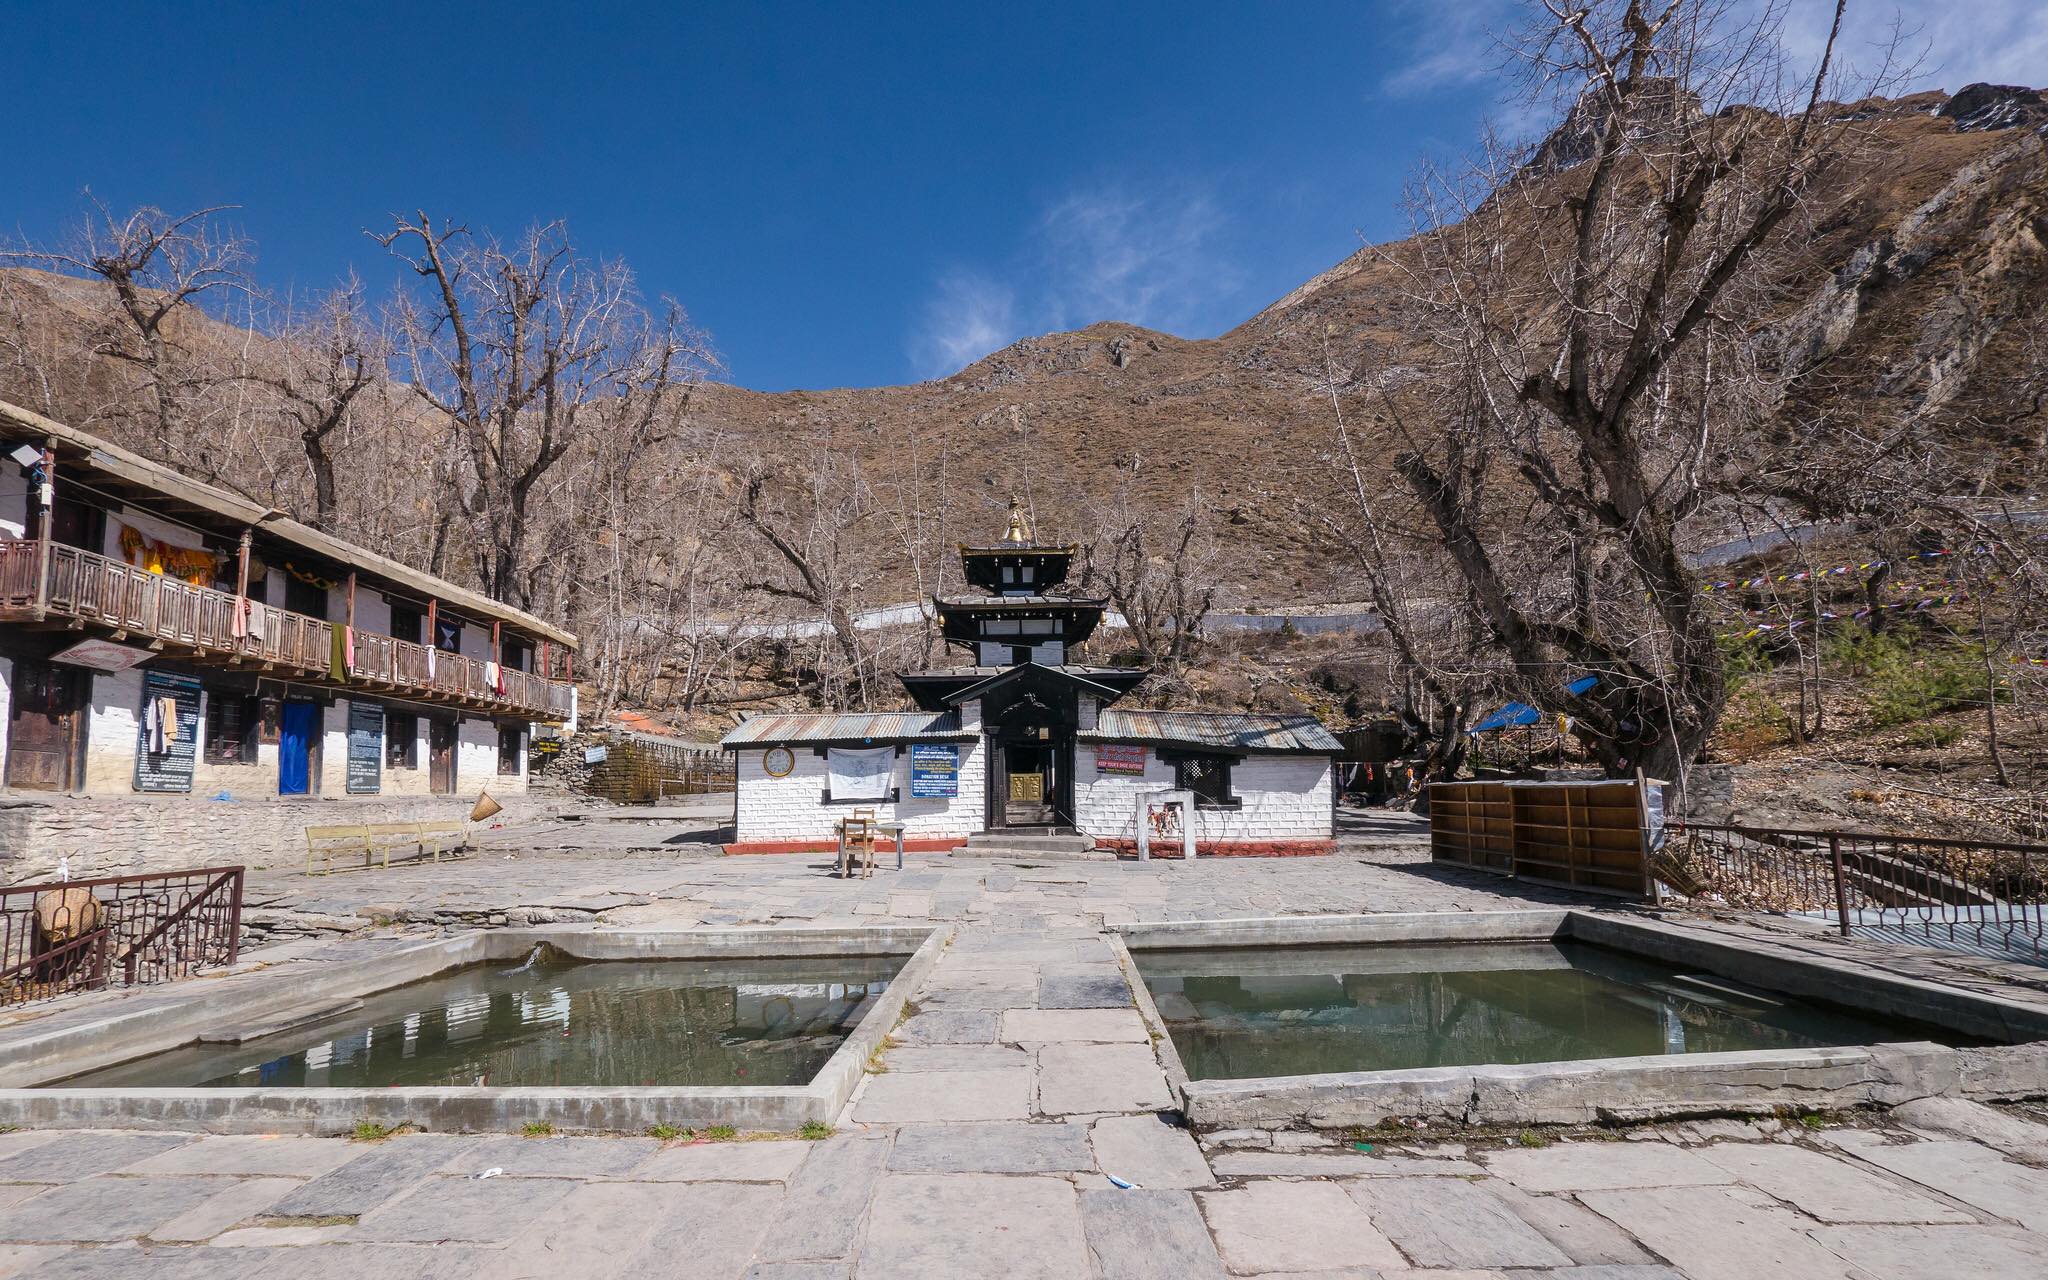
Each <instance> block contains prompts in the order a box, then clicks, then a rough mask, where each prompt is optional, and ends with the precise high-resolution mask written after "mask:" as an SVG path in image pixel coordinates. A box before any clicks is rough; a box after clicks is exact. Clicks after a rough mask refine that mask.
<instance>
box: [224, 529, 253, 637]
mask: <svg viewBox="0 0 2048 1280" xmlns="http://www.w3.org/2000/svg"><path fill="white" fill-rule="evenodd" d="M249 540H250V531H249V527H248V526H247V525H244V526H242V540H241V545H240V546H238V547H237V548H236V550H235V557H236V558H235V625H234V626H232V627H229V628H228V632H229V634H231V635H233V636H234V638H235V647H236V648H237V649H239V648H241V647H242V645H241V642H242V641H243V640H245V639H247V638H248V635H249Z"/></svg>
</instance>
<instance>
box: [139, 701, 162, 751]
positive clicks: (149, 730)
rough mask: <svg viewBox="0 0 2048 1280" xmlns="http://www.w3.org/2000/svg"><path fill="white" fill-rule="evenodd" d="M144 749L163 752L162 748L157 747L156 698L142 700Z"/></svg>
mask: <svg viewBox="0 0 2048 1280" xmlns="http://www.w3.org/2000/svg"><path fill="white" fill-rule="evenodd" d="M142 749H143V750H144V751H162V750H163V748H162V747H160V746H158V745H157V723H156V699H155V698H144V699H143V700H142Z"/></svg>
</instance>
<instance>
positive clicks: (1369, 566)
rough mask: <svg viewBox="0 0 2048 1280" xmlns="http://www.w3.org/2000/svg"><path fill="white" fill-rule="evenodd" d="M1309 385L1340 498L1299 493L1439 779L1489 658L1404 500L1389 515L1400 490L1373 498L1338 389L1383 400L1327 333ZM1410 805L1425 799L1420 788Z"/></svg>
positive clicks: (1461, 739)
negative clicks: (1353, 592) (1376, 636)
mask: <svg viewBox="0 0 2048 1280" xmlns="http://www.w3.org/2000/svg"><path fill="white" fill-rule="evenodd" d="M1322 357H1323V360H1322V364H1323V368H1322V378H1321V384H1320V387H1319V390H1320V391H1321V392H1322V393H1323V394H1324V395H1325V396H1326V397H1327V398H1328V400H1329V402H1330V418H1331V423H1332V426H1333V429H1334V435H1335V443H1336V448H1335V449H1334V451H1332V452H1331V453H1330V454H1329V455H1328V457H1329V461H1330V464H1331V466H1332V467H1333V468H1334V469H1335V470H1336V472H1337V474H1338V478H1339V482H1340V485H1339V487H1340V489H1341V491H1342V495H1343V501H1342V503H1341V504H1339V505H1337V506H1335V507H1319V506H1318V505H1317V504H1316V503H1315V502H1314V501H1313V500H1310V499H1303V500H1302V504H1301V505H1302V507H1303V509H1304V511H1305V513H1306V514H1307V516H1308V518H1309V521H1310V522H1311V523H1312V524H1314V525H1318V526H1320V527H1321V528H1322V529H1323V531H1324V532H1325V534H1326V535H1327V536H1328V541H1329V543H1330V545H1331V547H1332V548H1333V550H1334V551H1335V553H1336V554H1337V555H1339V556H1340V557H1341V558H1342V559H1344V560H1345V561H1346V562H1347V563H1349V564H1350V565H1351V566H1352V567H1354V568H1355V569H1356V570H1357V571H1358V576H1359V579H1360V581H1362V582H1363V583H1364V585H1365V588H1366V594H1367V598H1368V599H1369V600H1370V601H1371V603H1372V607H1373V612H1374V613H1375V614H1376V615H1377V616H1378V618H1379V622H1380V628H1381V632H1382V635H1383V638H1384V639H1385V641H1386V644H1387V646H1388V647H1389V648H1390V649H1391V650H1392V654H1393V660H1394V665H1395V666H1396V667H1397V668H1398V670H1399V671H1400V672H1401V673H1402V676H1403V679H1401V680H1400V682H1399V687H1400V691H1401V695H1402V696H1401V702H1400V706H1399V708H1398V710H1397V716H1398V718H1399V719H1400V720H1401V722H1402V724H1403V725H1404V726H1405V727H1406V728H1407V730H1408V732H1409V733H1410V734H1411V735H1413V736H1414V738H1415V740H1416V743H1417V745H1418V746H1419V747H1420V748H1421V750H1422V755H1423V765H1422V769H1421V772H1420V779H1419V780H1420V781H1422V782H1424V783H1428V782H1448V781H1450V780H1451V779H1453V778H1455V777H1457V776H1458V771H1459V770H1460V769H1462V768H1463V767H1464V764H1465V758H1466V755H1467V752H1468V751H1469V749H1470V745H1471V734H1470V732H1469V731H1470V728H1471V725H1472V722H1473V720H1474V719H1476V717H1477V714H1478V712H1479V709H1480V706H1479V701H1480V699H1481V697H1483V696H1484V695H1485V694H1487V693H1488V692H1490V691H1492V690H1493V689H1494V688H1495V687H1497V682H1498V672H1497V671H1496V670H1492V668H1497V667H1498V666H1499V661H1498V658H1497V657H1494V656H1492V655H1490V654H1489V653H1488V648H1489V646H1488V643H1487V641H1486V638H1485V637H1484V636H1482V635H1479V634H1477V633H1475V630H1474V628H1473V627H1472V626H1471V618H1470V615H1469V613H1468V612H1467V610H1466V609H1465V608H1464V603H1465V602H1464V599H1463V597H1462V595H1461V594H1459V593H1458V591H1457V588H1456V587H1455V585H1453V584H1455V583H1456V581H1457V574H1456V571H1455V569H1454V568H1453V567H1452V566H1451V565H1450V563H1449V562H1448V559H1447V557H1446V556H1445V554H1444V552H1443V548H1442V546H1441V544H1440V543H1439V542H1438V541H1437V539H1436V538H1435V537H1434V536H1433V532H1434V531H1432V530H1423V529H1418V528H1416V527H1414V524H1413V521H1412V518H1409V517H1411V516H1412V513H1413V507H1414V504H1413V502H1412V500H1410V501H1409V502H1408V503H1407V504H1405V509H1404V510H1403V511H1401V512H1400V513H1399V514H1398V515H1397V514H1394V513H1390V512H1389V511H1388V510H1387V509H1386V508H1388V507H1389V506H1391V505H1393V502H1394V501H1396V500H1398V499H1399V498H1400V497H1401V495H1400V494H1399V492H1398V491H1397V492H1396V493H1394V494H1389V495H1382V494H1381V493H1380V492H1379V484H1378V481H1377V479H1376V478H1375V477H1374V476H1373V475H1372V474H1371V472H1370V470H1369V468H1368V464H1367V461H1366V459H1365V457H1364V456H1363V455H1362V454H1361V451H1360V448H1359V442H1358V439H1357V436H1356V433H1355V431H1354V430H1353V427H1352V422H1351V419H1350V416H1349V415H1348V414H1347V412H1346V408H1345V394H1346V392H1358V391H1361V390H1362V391H1367V392H1372V393H1375V394H1376V395H1378V396H1379V398H1381V399H1384V397H1385V388H1384V387H1383V386H1380V385H1378V384H1367V385H1364V386H1361V385H1360V384H1359V383H1358V381H1357V379H1356V378H1355V377H1354V376H1352V374H1349V373H1340V372H1339V370H1338V368H1337V361H1336V358H1335V356H1334V354H1333V353H1332V350H1331V346H1330V341H1329V334H1328V332H1327V331H1325V333H1324V334H1323V338H1322ZM1419 801H1420V804H1421V807H1422V809H1423V810H1425V811H1426V809H1427V805H1428V792H1427V790H1425V791H1424V792H1423V793H1422V795H1421V797H1419Z"/></svg>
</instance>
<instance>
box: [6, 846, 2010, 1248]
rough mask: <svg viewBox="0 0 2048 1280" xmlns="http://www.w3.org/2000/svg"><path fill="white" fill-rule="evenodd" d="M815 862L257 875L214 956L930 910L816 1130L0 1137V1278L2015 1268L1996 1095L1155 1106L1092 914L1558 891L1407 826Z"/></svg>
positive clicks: (1396, 904) (1162, 1098) (623, 852)
mask: <svg viewBox="0 0 2048 1280" xmlns="http://www.w3.org/2000/svg"><path fill="white" fill-rule="evenodd" d="M642 834H643V835H644V833H642ZM681 834H684V835H687V834H689V833H688V832H683V833H681ZM636 838H637V837H636ZM508 855H509V856H508ZM826 861H827V860H826V859H824V858H821V857H810V856H805V855H787V856H778V857H756V858H731V859H721V858H712V857H708V856H703V853H702V847H701V845H698V844H694V843H693V842H691V841H688V840H682V841H677V842H676V843H675V844H674V845H673V846H672V849H663V850H662V851H660V852H649V851H647V850H645V849H636V848H632V847H627V846H625V845H621V846H615V847H613V848H610V849H599V850H592V849H589V848H586V849H585V850H583V851H582V852H576V851H557V852H553V853H546V852H540V851H538V850H527V851H517V850H505V849H501V850H499V851H497V852H495V853H494V854H493V855H491V856H488V857H485V858H480V859H477V860H473V861H469V862H463V863H456V864H452V865H443V866H441V867H417V868H408V869H403V870H394V871H392V872H390V873H388V874H385V873H375V874H370V875H357V876H338V877H333V878H329V879H322V880H311V881H309V880H307V879H305V878H304V877H300V876H292V875H284V874H268V875H263V876H259V877H257V879H256V882H255V884H254V885H253V886H252V894H253V896H254V897H255V898H257V899H259V900H265V901H267V902H268V903H269V905H268V906H266V907H264V908H262V909H263V910H264V911H266V912H269V913H271V915H272V918H273V919H274V920H276V921H277V922H278V923H279V924H280V925H283V924H284V923H286V921H287V920H288V919H290V918H293V917H296V918H299V919H300V920H302V921H312V922H314V927H313V928H312V929H311V933H310V936H305V937H302V938H300V939H298V940H295V941H292V942H290V943H287V944H285V945H282V946H278V947H273V948H270V949H268V950H267V951H266V952H261V953H258V954H257V955H254V956H252V957H251V961H252V963H253V964H263V963H278V964H287V965H289V964H305V963H320V962H322V961H324V960H326V959H328V958H334V957H340V956H348V955H354V954H361V953H362V952H364V951H365V950H368V949H374V948H375V947H376V946H378V945H380V943H379V942H378V937H379V936H380V935H388V934H390V933H392V932H394V931H396V932H405V931H417V930H419V929H423V928H429V927H454V926H461V925H466V924H469V923H472V922H477V921H482V922H488V921H490V920H492V919H498V920H508V921H509V920H517V921H520V922H529V921H531V922H539V921H548V920H552V921H558V922H602V923H616V924H632V925H636V926H639V927H653V928H665V927H675V928H703V927H710V928H716V927H721V926H728V925H741V924H747V925H758V924H763V923H766V924H788V925H800V924H842V923H880V922H887V923H905V922H919V921H951V922H955V923H956V924H957V927H958V932H957V934H956V936H955V939H954V941H953V944H952V945H951V946H950V947H949V948H948V949H947V950H946V952H945V953H944V955H943V956H942V957H941V959H940V961H939V963H938V965H937V967H936V968H935V969H934V970H933V971H932V973H931V974H930V976H929V978H928V979H927V980H926V982H925V983H924V985H923V987H922V989H921V990H920V991H918V992H917V993H916V994H915V999H914V1004H913V1011H912V1012H911V1013H910V1016H908V1017H907V1018H906V1019H905V1020H904V1021H903V1022H902V1023H901V1024H900V1025H899V1027H898V1028H897V1031H896V1033H895V1035H894V1036H893V1037H892V1040H891V1041H890V1044H889V1047H888V1048H887V1049H886V1050H885V1051H884V1052H883V1053H882V1054H881V1055H880V1058H879V1061H878V1063H877V1064H876V1065H877V1067H878V1068H879V1069H877V1070H875V1071H872V1072H871V1073H870V1074H869V1075H867V1077H866V1078H865V1079H864V1081H863V1082H862V1084H861V1085H860V1086H859V1088H858V1089H857V1090H856V1092H855V1093H854V1095H853V1097H852V1098H851V1100H850V1101H849V1102H848V1104H847V1106H846V1108H845V1109H844V1112H843V1113H842V1115H841V1116H840V1117H839V1122H838V1124H837V1125H836V1127H835V1130H834V1132H833V1133H832V1134H831V1136H829V1137H826V1138H823V1139H822V1140H817V1141H803V1140H801V1139H798V1138H796V1137H795V1136H793V1135H782V1136H776V1137H768V1138H760V1139H750V1140H744V1141H730V1142H712V1141H671V1142H668V1143H663V1142H661V1141H658V1140H656V1139H654V1138H651V1137H624V1136H621V1137H581V1136H542V1137H523V1136H516V1135H459V1134H439V1133H415V1134H406V1135H403V1136H399V1137H394V1138H389V1139H386V1140H383V1141H379V1142H356V1141H351V1140H349V1139H346V1138H342V1137H320V1138H304V1137H277V1136H247V1137H242V1136H237V1137H217V1136H207V1137H201V1136H195V1135H185V1134H167V1133H109V1132H80V1131H70V1132H27V1131H24V1132H16V1133H10V1134H4V1135H0V1242H4V1243H0V1277H5V1276H16V1275H23V1276H34V1277H38V1278H39V1280H41V1278H46V1277H60V1276H138V1277H149V1278H150V1280H175V1278H176V1277H183V1276H193V1277H207V1278H208V1280H214V1278H227V1277H241V1276H265V1277H296V1276H422V1277H425V1276H432V1277H436V1278H438V1280H458V1278H460V1277H467V1276H478V1277H500V1276H502V1277H517V1276H533V1277H575V1276H614V1275H616V1276H634V1277H637V1276H651V1277H664V1276H673V1277H707V1278H709V1277H722V1278H725V1280H741V1278H742V1277H749V1278H753V1280H824V1278H826V1277H834V1278H851V1277H860V1278H863V1280H868V1278H880V1277H980V1276H992V1277H993V1276H1015V1277H1090V1276H1100V1277H1155V1276H1156V1277H1162V1278H1163V1277H1173V1278H1174V1280H1184V1278H1186V1277H1205V1276H1209V1277H1220V1276H1226V1275H1229V1276H1292V1277H1303V1278H1306V1277H1321V1278H1325V1280H1328V1278H1334V1277H1374V1276H1387V1277H1397V1276H1398V1277H1415V1278H1416V1280H1421V1278H1422V1277H1435V1278H1437V1280H1453V1277H1468V1278H1470V1277H1503V1276H1551V1277H1558V1278H1560V1280H1565V1278H1569V1280H1670V1278H1672V1277H1679V1276H1685V1277H1693V1278H1694V1280H1719V1278H1721V1277H1732V1278H1735V1280H1755V1278H1756V1277H1763V1276H1779V1275H1783V1276H1797V1277H1802V1278H1820V1277H1863V1278H1872V1277H1874V1278H1877V1280H1889V1278H1891V1277H1899V1278H1900V1280H1907V1278H1910V1280H1928V1278H1930V1277H1948V1276H1953V1277H1979V1276H2031V1275H2048V1123H2042V1122H2041V1120H2040V1119H2039V1118H2038V1117H2037V1115H2036V1114H2035V1113H2033V1112H2030V1111H2029V1110H2027V1109H2025V1108H2010V1107H1999V1108H1993V1107H1987V1106H1983V1105H1980V1104H1975V1103H1966V1102H1961V1101H1955V1100H1927V1101H1922V1102H1918V1103H1912V1104H1908V1105H1907V1106H1905V1107H1903V1108H1900V1109H1898V1110H1896V1111H1892V1112H1889V1113H1879V1114H1872V1115H1866V1116H1856V1117H1846V1118H1827V1119H1824V1120H1823V1119H1816V1120H1814V1121H1813V1122H1812V1123H1811V1124H1809V1123H1802V1122H1800V1121H1797V1120H1794V1121H1792V1122H1789V1123H1787V1122H1780V1121H1766V1122H1736V1121H1726V1120H1723V1121H1698V1122H1691V1123H1678V1124H1667V1125H1661V1126H1648V1127H1641V1128H1636V1129H1630V1130H1623V1131H1614V1132H1600V1133H1580V1132H1552V1133H1549V1134H1536V1133H1531V1134H1528V1135H1526V1136H1524V1135H1521V1134H1514V1133H1502V1134H1485V1135H1474V1134H1467V1133H1453V1132H1432V1131H1428V1130H1406V1129H1397V1130H1391V1131H1384V1130H1383V1131H1374V1132H1372V1133H1370V1134H1364V1135H1355V1136H1347V1135H1334V1134H1296V1133H1279V1134H1266V1133H1254V1132H1241V1133H1220V1134H1209V1135H1205V1136H1204V1137H1203V1138H1201V1139H1200V1140H1198V1139H1197V1138H1196V1137H1195V1136H1193V1135H1191V1134H1190V1133H1189V1132H1188V1131H1187V1130H1185V1129H1183V1128H1179V1127H1176V1125H1175V1123H1174V1116H1173V1115H1172V1113H1171V1112H1170V1111H1168V1107H1169V1106H1170V1102H1171V1099H1170V1097H1169V1094H1168V1089H1167V1082H1166V1078H1165V1075H1164V1073H1163V1072H1162V1070H1161V1068H1160V1066H1159V1064H1158V1061H1157V1059H1156V1058H1155V1056H1154V1054H1153V1051H1152V1048H1151V1045H1150V1043H1149V1036H1148V1032H1147V1028H1146V1026H1145V1024H1144V1023H1143V1021H1142V1020H1141V1019H1140V1017H1139V1015H1138V1013H1137V1012H1136V1010H1135V1009H1134V1007H1133V1005H1132V999H1131V994H1130V991H1129V989H1128V987H1127V985H1126V983H1125V980H1124V978H1123V976H1122V972H1121V970H1120V969H1119V968H1118V967H1117V965H1116V964H1115V962H1114V960H1113V958H1112V953H1111V949H1110V947H1109V945H1108V944H1107V943H1106V942H1105V941H1104V939H1103V937H1102V933H1101V930H1102V929H1103V928H1104V927H1105V926H1113V925H1115V924H1118V923H1122V922H1130V921H1139V920H1175V919H1199V918H1224V917H1230V916H1245V915H1283V914H1302V913H1315V912H1360V911H1414V910H1472V911H1483V910H1494V909H1502V908H1510V907H1521V906H1527V905H1529V904H1530V903H1531V902H1540V901H1563V900H1569V899H1568V898H1567V897H1565V896H1564V895H1554V894H1543V893H1532V892H1529V891H1527V890H1526V888H1525V887H1521V886H1513V885H1508V884H1504V883H1501V882H1498V881H1490V880H1487V879H1485V878H1482V877H1474V876H1468V875H1464V874H1462V873H1456V872H1445V871H1442V870H1439V869H1436V868H1432V867H1430V866H1429V865H1428V863H1427V861H1426V854H1425V853H1424V852H1423V851H1422V850H1421V849H1420V848H1419V846H1418V845H1417V844H1416V843H1415V841H1414V840H1413V838H1412V835H1409V834H1405V833H1401V832H1392V833H1386V834H1384V835H1382V836H1380V837H1376V838H1375V837H1368V836H1363V835H1361V836H1357V837H1355V838H1353V839H1351V840H1348V841H1347V842H1346V848H1345V853H1344V855H1343V856H1340V857H1336V858H1327V859H1302V860H1284V861H1263V860H1262V861H1249V860H1246V861H1235V862H1233V861H1217V862H1197V863H1195V864H1193V865H1187V864H1172V863H1155V864H1148V865H1137V864H1131V863H1044V864H1038V865H1020V864H1013V863H998V862H981V861H975V860H969V859H954V858H948V857H945V856H940V855H913V856H912V857H911V858H910V859H909V860H908V865H907V866H906V868H905V869H904V870H903V871H900V872H899V871H896V870H894V869H893V867H892V866H885V869H884V870H881V871H878V872H876V874H875V876H874V878H873V879H871V880H852V881H841V880H837V879H834V878H831V877H830V876H828V875H827V874H826ZM373 925H374V926H375V927H372V926H373ZM1724 927H1737V926H1724ZM344 929H367V930H368V934H367V936H350V937H341V938H337V937H335V936H333V935H334V933H336V932H338V931H341V930H344ZM291 932H293V930H292V929H289V928H280V929H279V934H280V936H283V935H286V934H289V933H291ZM1798 945H1811V946H1814V947H1841V946H1848V945H1857V946H1860V947H1862V951H1861V952H1860V953H1859V954H1865V955H1868V956H1869V957H1870V958H1871V959H1872V960H1873V962H1876V961H1882V962H1883V963H1885V964H1887V965H1890V966H1895V967H1900V968H1903V969H1908V970H1910V969H1913V968H1914V967H1915V966H1919V967H1921V968H1922V969H1924V968H1926V967H1927V966H1929V965H1934V966H1948V967H1949V970H1950V971H1949V972H1948V973H1947V974H1946V975H1945V976H1948V977H1950V978H1960V979H1962V980H1965V981H1970V982H1974V983H1987V982H1990V981H1993V980H1994V979H1993V978H1992V977H1991V976H1987V975H1985V974H1983V973H1981V972H1975V971H1971V970H1968V969H1967V968H1962V967H1957V966H1955V965H1954V964H1952V962H1949V961H1943V960H1940V959H1930V958H1929V957H1927V956H1925V955H1915V954H1912V953H1907V952H1904V951H1895V950H1887V949H1882V948H1875V947H1870V946H1868V945H1867V944H1842V943H1830V942H1828V941H1827V940H1826V939H1824V938H1811V939H1801V940H1799V942H1798ZM493 1170H495V1171H496V1172H494V1173H491V1175H490V1176H488V1177H486V1176H480V1175H483V1174H485V1173H487V1172H490V1171H493ZM1112 1177H1114V1178H1115V1179H1118V1180H1120V1181H1121V1182H1123V1183H1128V1184H1131V1185H1130V1186H1128V1187H1124V1186H1119V1185H1118V1184H1117V1182H1113V1181H1112V1180H1111V1179H1112Z"/></svg>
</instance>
